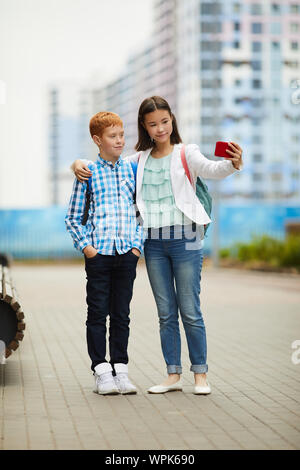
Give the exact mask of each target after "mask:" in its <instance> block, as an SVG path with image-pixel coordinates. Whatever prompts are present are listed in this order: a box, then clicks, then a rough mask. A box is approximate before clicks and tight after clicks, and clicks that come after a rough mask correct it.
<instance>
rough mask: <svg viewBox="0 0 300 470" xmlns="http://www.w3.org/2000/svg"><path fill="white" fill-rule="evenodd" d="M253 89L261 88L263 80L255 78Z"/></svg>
mask: <svg viewBox="0 0 300 470" xmlns="http://www.w3.org/2000/svg"><path fill="white" fill-rule="evenodd" d="M252 88H256V89H257V88H261V80H259V79H257V78H255V79H254V80H252Z"/></svg>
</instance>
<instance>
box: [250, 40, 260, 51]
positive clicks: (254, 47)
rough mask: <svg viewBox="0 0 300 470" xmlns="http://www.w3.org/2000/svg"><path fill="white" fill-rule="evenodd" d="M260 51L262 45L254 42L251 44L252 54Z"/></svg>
mask: <svg viewBox="0 0 300 470" xmlns="http://www.w3.org/2000/svg"><path fill="white" fill-rule="evenodd" d="M261 50H262V43H261V42H257V41H254V42H253V43H252V52H260V51H261Z"/></svg>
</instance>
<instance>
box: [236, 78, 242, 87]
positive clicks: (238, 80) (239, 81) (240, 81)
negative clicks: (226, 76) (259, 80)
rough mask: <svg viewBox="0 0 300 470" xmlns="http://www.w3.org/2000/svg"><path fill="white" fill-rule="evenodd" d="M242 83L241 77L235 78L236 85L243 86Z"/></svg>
mask: <svg viewBox="0 0 300 470" xmlns="http://www.w3.org/2000/svg"><path fill="white" fill-rule="evenodd" d="M241 85H242V80H240V79H239V78H237V79H236V80H234V86H241Z"/></svg>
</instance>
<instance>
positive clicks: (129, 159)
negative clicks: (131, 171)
mask: <svg viewBox="0 0 300 470" xmlns="http://www.w3.org/2000/svg"><path fill="white" fill-rule="evenodd" d="M140 153H141V152H136V153H133V154H132V155H128V157H125V158H124V160H126V161H127V162H134V163H136V162H137V161H138V158H139V155H140Z"/></svg>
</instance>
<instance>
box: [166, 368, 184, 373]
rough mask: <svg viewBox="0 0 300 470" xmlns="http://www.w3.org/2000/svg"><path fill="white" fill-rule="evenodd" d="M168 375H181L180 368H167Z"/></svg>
mask: <svg viewBox="0 0 300 470" xmlns="http://www.w3.org/2000/svg"><path fill="white" fill-rule="evenodd" d="M167 372H168V374H182V367H181V366H167Z"/></svg>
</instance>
